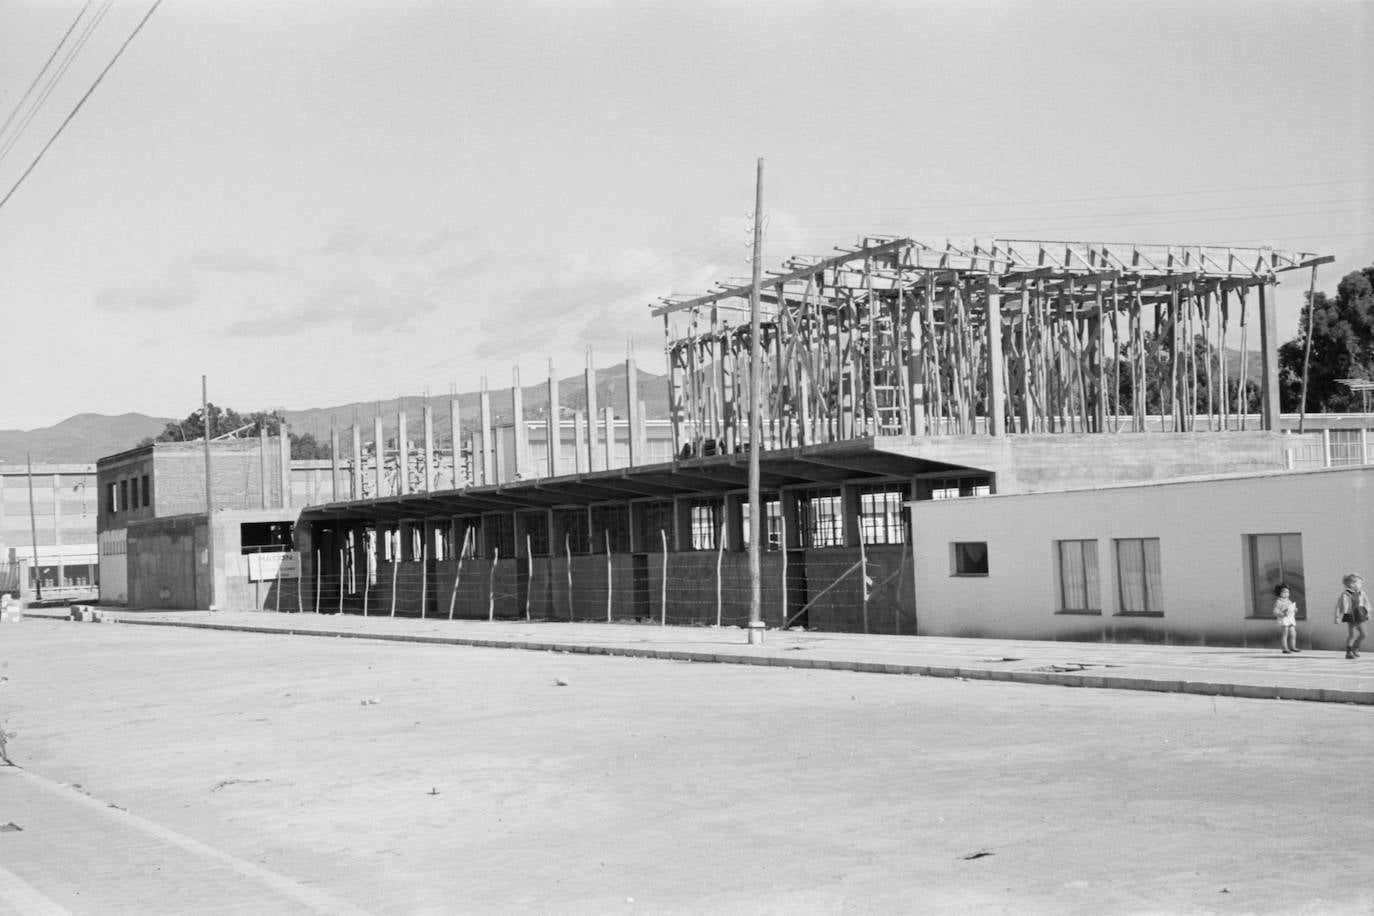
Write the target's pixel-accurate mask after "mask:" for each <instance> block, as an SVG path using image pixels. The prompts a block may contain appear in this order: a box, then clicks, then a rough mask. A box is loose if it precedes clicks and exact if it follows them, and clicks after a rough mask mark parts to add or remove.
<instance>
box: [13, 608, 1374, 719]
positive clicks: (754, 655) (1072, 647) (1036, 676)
mask: <svg viewBox="0 0 1374 916" xmlns="http://www.w3.org/2000/svg"><path fill="white" fill-rule="evenodd" d="M109 613H110V614H111V615H112V616H113V617H114V618H115V619H116V620H117V622H119V623H125V624H142V625H152V626H178V627H197V628H207V629H223V630H234V631H239V632H251V633H281V634H290V635H298V636H328V637H353V638H360V639H384V640H398V641H406V642H425V643H440V644H450V645H460V646H481V647H491V648H503V649H527V650H539V651H554V652H582V653H589V654H593V655H627V656H637V657H642V658H663V659H674V660H683V661H696V662H714V663H720V664H744V665H778V666H785V667H793V668H831V669H837V670H848V671H862V672H872V673H877V674H908V675H922V676H926V677H956V678H967V679H970V680H995V681H1015V682H1020V683H1027V684H1058V685H1062V686H1068V687H1108V688H1113V689H1118V690H1154V691H1161V692H1167V693H1195V694H1203V695H1209V696H1235V697H1254V698H1262V699H1285V700H1308V701H1315V702H1325V703H1359V704H1365V705H1374V644H1371V645H1370V646H1369V647H1368V648H1369V649H1370V652H1369V654H1368V656H1367V657H1365V658H1361V659H1356V660H1353V661H1352V660H1349V659H1346V658H1345V655H1344V653H1343V652H1331V651H1317V650H1310V651H1303V652H1301V653H1299V654H1297V655H1284V654H1282V653H1281V652H1279V650H1278V649H1276V648H1254V647H1252V648H1234V647H1208V646H1160V645H1133V644H1129V645H1128V644H1118V643H1079V642H1042V641H1029V640H1009V639H956V638H949V637H934V636H885V635H862V634H856V633H816V632H805V631H793V630H789V631H778V630H769V631H768V632H767V633H766V634H765V637H764V642H763V644H762V645H758V646H750V645H748V642H747V638H746V634H745V631H744V630H743V629H740V628H735V627H727V628H721V629H717V628H714V627H660V626H657V625H655V624H630V623H615V624H605V623H554V622H543V621H511V620H496V621H485V620H436V619H433V618H431V619H428V620H422V619H417V618H413V617H410V618H407V617H394V618H393V617H384V616H373V617H360V616H357V615H343V616H339V615H331V614H319V615H317V614H313V613H304V614H285V613H283V614H275V613H271V612H256V613H254V612H232V611H216V612H210V611H122V610H112V611H110V612H109ZM26 616H29V617H44V618H59V619H60V618H65V617H66V616H67V615H66V613H65V612H64V611H63V610H60V609H32V610H29V611H27V612H26ZM91 625H92V624H89V623H82V624H77V623H73V626H91Z"/></svg>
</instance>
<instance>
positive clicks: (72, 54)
mask: <svg viewBox="0 0 1374 916" xmlns="http://www.w3.org/2000/svg"><path fill="white" fill-rule="evenodd" d="M112 6H114V0H105V2H104V3H103V4H102V5H101V7H100V9H99V10H98V11H97V12H96V14H95V16H94V17H92V18H91V19H90V20H88V21H87V22H86V24H85V26H84V27H83V28H82V29H81V34H80V35H79V36H78V37H77V39H76V42H75V43H74V44H73V45H72V46H71V47H70V48H68V49H67V52H66V54H64V55H63V56H62V62H61V63H60V64H58V66H57V70H56V72H54V73H53V74H52V75H51V76H49V77H48V80H47V82H46V83H44V85H43V88H42V90H41V91H40V93H39V96H38V98H37V99H36V100H34V102H33V103H32V104H31V105H30V106H29V110H28V111H27V112H26V113H25V114H24V117H23V118H22V119H21V120H20V122H19V126H18V127H16V128H15V130H14V132H13V133H11V134H10V137H9V139H7V140H6V141H5V144H4V146H3V147H0V160H4V158H5V157H6V156H8V155H9V152H10V150H11V149H13V148H14V146H15V144H16V143H18V142H19V140H20V139H21V138H22V137H23V136H24V135H25V134H26V133H28V129H29V125H30V124H32V123H33V120H34V118H35V117H36V116H37V115H38V112H39V111H41V110H42V108H43V106H44V105H45V104H47V101H48V97H49V96H51V95H52V94H53V91H54V90H55V89H56V88H57V85H58V83H60V82H62V78H63V77H64V76H66V75H67V71H68V70H69V69H71V66H72V64H73V63H74V62H75V61H76V58H77V57H78V56H79V55H80V54H81V52H82V51H84V50H85V49H86V44H87V42H89V41H90V40H91V36H92V35H93V34H95V30H96V29H98V28H99V27H100V23H102V22H104V21H105V15H106V14H107V13H109V11H110V7H112Z"/></svg>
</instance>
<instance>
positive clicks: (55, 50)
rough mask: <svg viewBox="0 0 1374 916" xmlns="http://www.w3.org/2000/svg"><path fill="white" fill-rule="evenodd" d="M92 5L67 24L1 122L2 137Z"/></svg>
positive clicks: (0, 132) (84, 8)
mask: <svg viewBox="0 0 1374 916" xmlns="http://www.w3.org/2000/svg"><path fill="white" fill-rule="evenodd" d="M90 7H91V0H86V2H85V3H84V4H83V5H82V7H81V10H80V12H78V13H77V14H76V18H75V19H73V20H72V24H71V25H69V26H67V31H66V32H64V33H63V35H62V38H61V40H60V41H58V43H57V47H55V48H53V49H52V53H51V54H49V55H48V59H47V60H46V61H44V62H43V66H42V68H40V69H39V71H38V74H37V75H36V76H34V78H33V82H31V83H29V88H27V89H25V90H24V94H23V95H22V96H20V97H19V101H18V102H16V103H15V104H14V110H13V111H11V112H10V113H9V117H7V118H5V123H4V124H0V137H4V136H5V131H7V130H9V128H10V124H11V123H13V122H14V116H15V115H17V114H18V113H19V110H20V109H21V108H23V107H24V103H25V102H27V101H28V100H29V96H30V95H32V94H33V88H34V87H35V86H37V85H38V81H39V80H41V79H42V78H43V74H44V73H47V72H48V68H49V67H51V66H52V62H53V60H54V59H55V58H56V57H57V53H58V52H59V51H61V50H62V46H63V45H65V44H66V43H67V39H68V38H70V37H71V35H72V32H73V31H74V30H75V29H76V24H77V23H78V22H80V21H81V17H82V16H84V15H86V10H88V9H90ZM0 158H3V155H0Z"/></svg>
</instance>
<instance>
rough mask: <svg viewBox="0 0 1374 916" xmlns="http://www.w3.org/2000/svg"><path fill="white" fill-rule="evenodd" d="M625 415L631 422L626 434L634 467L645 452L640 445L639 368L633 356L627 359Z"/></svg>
mask: <svg viewBox="0 0 1374 916" xmlns="http://www.w3.org/2000/svg"><path fill="white" fill-rule="evenodd" d="M625 416H626V420H627V422H628V423H629V426H628V428H627V429H626V430H625V434H626V441H627V443H628V445H629V448H630V467H634V466H635V465H637V464H640V463H642V462H643V461H644V454H643V451H642V450H641V449H640V447H639V421H640V413H639V370H637V369H636V368H635V361H634V358H633V357H631V358H628V359H626V360H625Z"/></svg>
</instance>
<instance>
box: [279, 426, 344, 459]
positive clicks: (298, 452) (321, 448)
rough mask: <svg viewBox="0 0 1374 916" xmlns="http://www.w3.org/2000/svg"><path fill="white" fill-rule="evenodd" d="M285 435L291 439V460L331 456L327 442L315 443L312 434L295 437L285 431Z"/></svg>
mask: <svg viewBox="0 0 1374 916" xmlns="http://www.w3.org/2000/svg"><path fill="white" fill-rule="evenodd" d="M287 435H289V436H290V437H291V457H292V458H313V459H322V458H329V457H332V456H333V454H334V453H333V450H332V449H330V447H329V443H328V442H316V441H315V434H314V433H303V434H301V435H299V436H298V435H296V434H295V433H293V432H291V431H290V430H287Z"/></svg>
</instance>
